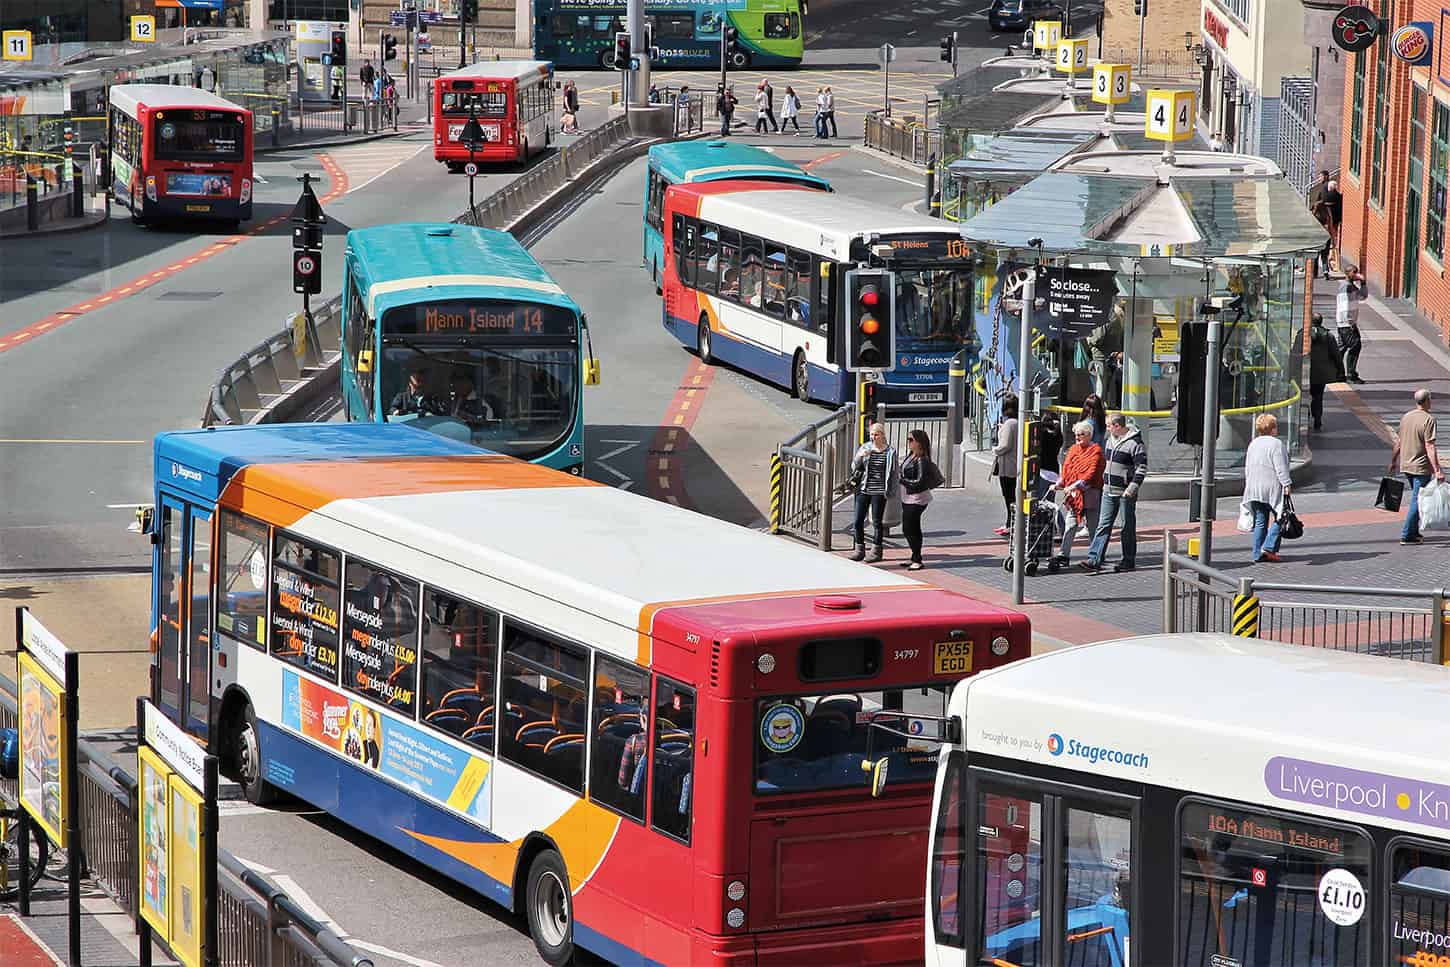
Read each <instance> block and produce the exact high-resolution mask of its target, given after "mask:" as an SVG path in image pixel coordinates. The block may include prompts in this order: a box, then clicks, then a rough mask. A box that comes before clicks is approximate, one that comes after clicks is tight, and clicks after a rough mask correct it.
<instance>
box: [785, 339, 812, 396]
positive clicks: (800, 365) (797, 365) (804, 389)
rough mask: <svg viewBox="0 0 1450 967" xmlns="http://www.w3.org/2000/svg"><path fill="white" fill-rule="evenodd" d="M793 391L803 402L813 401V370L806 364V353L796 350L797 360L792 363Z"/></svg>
mask: <svg viewBox="0 0 1450 967" xmlns="http://www.w3.org/2000/svg"><path fill="white" fill-rule="evenodd" d="M790 373H791V381H790V382H791V391H792V392H793V393H794V394H795V398H796V399H798V400H800V401H801V402H802V403H809V402H810V401H811V371H810V369H809V368H808V367H807V366H806V354H805V353H803V352H801V351H800V350H796V354H795V360H794V362H792V363H791V367H790Z"/></svg>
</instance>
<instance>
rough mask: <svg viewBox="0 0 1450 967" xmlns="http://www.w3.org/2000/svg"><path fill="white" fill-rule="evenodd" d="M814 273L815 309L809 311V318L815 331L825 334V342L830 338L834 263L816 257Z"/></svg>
mask: <svg viewBox="0 0 1450 967" xmlns="http://www.w3.org/2000/svg"><path fill="white" fill-rule="evenodd" d="M815 262H816V273H815V294H816V298H815V303H814V304H815V309H814V311H812V313H811V320H812V321H813V322H814V323H815V326H816V331H817V332H819V333H822V334H824V335H825V336H826V340H827V342H829V341H830V339H831V322H832V319H833V315H832V310H833V308H834V306H835V300H834V299H832V298H831V293H832V291H833V290H834V289H835V284H836V271H835V269H836V263H835V262H831V261H827V260H826V259H821V258H818V259H816V260H815Z"/></svg>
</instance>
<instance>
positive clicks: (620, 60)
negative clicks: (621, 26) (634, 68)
mask: <svg viewBox="0 0 1450 967" xmlns="http://www.w3.org/2000/svg"><path fill="white" fill-rule="evenodd" d="M629 56H630V55H629V32H628V31H625V30H621V31H620V32H619V33H617V34H615V35H614V69H615V70H617V71H627V70H629Z"/></svg>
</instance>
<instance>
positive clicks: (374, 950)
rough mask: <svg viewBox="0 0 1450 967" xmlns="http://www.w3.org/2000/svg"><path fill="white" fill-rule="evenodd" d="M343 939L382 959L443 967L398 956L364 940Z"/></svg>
mask: <svg viewBox="0 0 1450 967" xmlns="http://www.w3.org/2000/svg"><path fill="white" fill-rule="evenodd" d="M344 939H345V940H347V942H348V943H350V944H352V945H353V946H354V947H357V948H358V949H360V950H366V951H368V952H369V953H374V954H381V955H383V956H384V957H391V958H392V959H393V960H401V961H402V962H403V963H405V964H412V965H413V967H443V965H442V964H439V963H435V962H434V961H431V960H424V959H423V958H422V957H410V956H409V955H407V954H400V953H398V952H397V951H396V950H389V949H388V948H387V947H384V946H382V945H381V944H375V943H368V942H367V941H366V940H358V939H356V938H351V937H347V938H344Z"/></svg>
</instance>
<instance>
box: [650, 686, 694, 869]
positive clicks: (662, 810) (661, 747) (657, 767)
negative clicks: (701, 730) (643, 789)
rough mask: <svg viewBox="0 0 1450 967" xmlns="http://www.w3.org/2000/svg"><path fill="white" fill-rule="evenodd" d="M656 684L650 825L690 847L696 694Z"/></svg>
mask: <svg viewBox="0 0 1450 967" xmlns="http://www.w3.org/2000/svg"><path fill="white" fill-rule="evenodd" d="M656 681H657V684H656V685H655V716H654V718H655V737H654V745H655V749H654V760H653V762H654V766H653V772H654V776H653V779H652V780H651V781H652V783H653V788H654V795H653V798H652V800H651V805H650V825H652V826H653V827H654V828H655V829H657V830H659V831H660V832H662V833H668V834H669V835H671V836H673V837H675V838H676V839H681V840H684V841H685V842H686V843H688V842H689V841H690V810H691V805H692V803H693V799H694V796H693V791H692V787H693V786H694V771H695V693H694V691H693V690H692V689H688V688H685V687H684V686H683V685H676V684H675V683H674V682H671V681H668V680H666V679H663V678H660V679H657V680H656Z"/></svg>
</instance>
